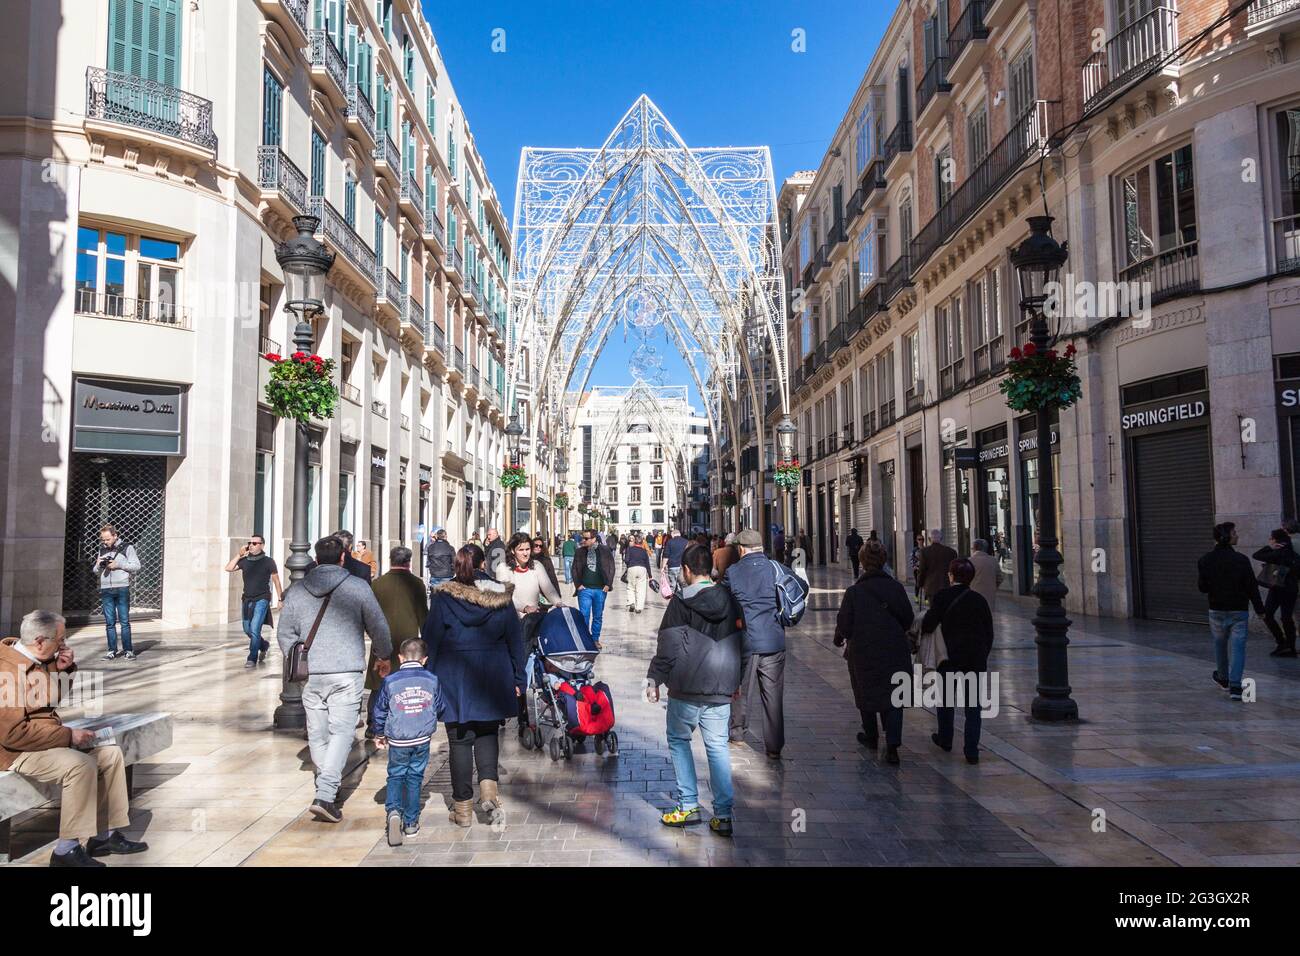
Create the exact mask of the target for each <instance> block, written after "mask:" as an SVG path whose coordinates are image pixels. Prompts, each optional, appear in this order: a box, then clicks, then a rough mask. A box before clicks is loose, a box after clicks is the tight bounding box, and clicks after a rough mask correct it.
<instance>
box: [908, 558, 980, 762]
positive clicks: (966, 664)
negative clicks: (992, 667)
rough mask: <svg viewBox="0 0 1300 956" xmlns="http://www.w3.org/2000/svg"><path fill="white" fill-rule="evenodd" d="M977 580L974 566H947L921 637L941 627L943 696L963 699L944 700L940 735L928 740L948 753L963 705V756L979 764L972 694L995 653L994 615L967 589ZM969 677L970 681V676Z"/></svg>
mask: <svg viewBox="0 0 1300 956" xmlns="http://www.w3.org/2000/svg"><path fill="white" fill-rule="evenodd" d="M974 579H975V566H974V565H973V564H971V563H970V560H969V559H968V558H957V559H956V560H955V561H952V562H950V563H949V565H948V587H946V588H943V589H942V590H940V591H938V592H937V593H936V594H935V595H934V599H933V600H932V601H931V602H930V610H928V611H926V612H925V617H924V618H922V620H921V633H922V634H929V633H931V632H932V631H934V629H935V628H937V627H939V626H940V625H942V626H943V642H944V644H946V645H947V647H948V659H947V660H946V661H944V662H942V663H941V664H940V665H939V668H938V670H939V673H940V674H941V675H944V678H943V686H944V688H945V695H946V694H947V689H948V688H954V689H955V688H956V687H964V688H966V691H965V699H964V700H962V701H960V702H959V701H956V700H945V701H944V703H945V704H947V705H948V706H946V707H937V708H935V712H936V714H937V715H938V717H939V731H938V733H934V734H931V735H930V739H931V740H932V741H934V742H935V744H936V745H937V746H938V747H939V748H940V749H941V750H949V751H950V750H952V735H953V717H954V713H955V710H956V705H957V704H958V703H961V704H962V706H963V708H964V709H965V711H966V732H965V738H964V741H963V743H964V746H963V748H962V749H963V750H964V751H965V754H966V762H967V763H979V762H980V710H981V703H980V701H979V699H978V695H976V699H975V700H971V699H970V698H971V695H972V693H973V692H974V690H975V688H977V687H978V686H979V685H980V681H979V677H980V675H981V674H984V673H985V672H986V671H987V670H988V669H989V651H991V650H992V649H993V612H992V611H990V610H989V602H988V601H986V600H984V595H982V594H980V593H979V592H978V591H975V590H972V589H971V586H970V583H971V581H973V580H974ZM953 673H956V674H960V675H962V678H963V679H961V680H956V681H953V680H949V679H948V678H947V676H946V675H948V674H953ZM968 675H969V676H968Z"/></svg>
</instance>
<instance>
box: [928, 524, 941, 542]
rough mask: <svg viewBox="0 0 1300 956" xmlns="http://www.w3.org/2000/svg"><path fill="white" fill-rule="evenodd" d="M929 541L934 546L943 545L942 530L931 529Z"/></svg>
mask: <svg viewBox="0 0 1300 956" xmlns="http://www.w3.org/2000/svg"><path fill="white" fill-rule="evenodd" d="M930 540H931V541H933V542H934V543H935V544H942V543H943V529H942V528H932V529H931V530H930Z"/></svg>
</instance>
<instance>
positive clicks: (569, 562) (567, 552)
mask: <svg viewBox="0 0 1300 956" xmlns="http://www.w3.org/2000/svg"><path fill="white" fill-rule="evenodd" d="M560 553H561V554H562V555H563V556H564V583H565V584H571V583H572V582H573V556H574V555H575V554H577V553H578V545H577V542H575V541H574V540H573V535H569V536H568V537H567V538H565V539H564V546H563V548H562V549H561V551H560Z"/></svg>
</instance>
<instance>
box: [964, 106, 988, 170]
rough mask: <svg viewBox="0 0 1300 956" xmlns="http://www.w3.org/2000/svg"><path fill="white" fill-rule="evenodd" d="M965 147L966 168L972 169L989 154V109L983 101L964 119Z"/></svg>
mask: <svg viewBox="0 0 1300 956" xmlns="http://www.w3.org/2000/svg"><path fill="white" fill-rule="evenodd" d="M966 147H967V161H968V162H969V164H970V165H968V166H967V167H966V168H967V169H969V170H974V169H975V168H976V167H977V166H979V164H980V163H982V162H983V161H984V157H985V156H987V155H988V154H989V111H988V108H987V107H986V106H985V105H984V104H983V103H980V105H979V106H978V107H976V108H975V111H974V112H972V113H971V114H970V117H969V118H968V119H967V120H966Z"/></svg>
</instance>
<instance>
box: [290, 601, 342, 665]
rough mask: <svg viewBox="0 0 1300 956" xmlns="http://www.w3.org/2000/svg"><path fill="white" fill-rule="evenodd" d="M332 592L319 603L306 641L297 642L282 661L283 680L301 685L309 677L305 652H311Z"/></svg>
mask: <svg viewBox="0 0 1300 956" xmlns="http://www.w3.org/2000/svg"><path fill="white" fill-rule="evenodd" d="M333 596H334V592H333V591H330V592H329V593H328V594H326V595H325V598H324V600H322V601H321V602H320V610H319V611H317V612H316V620H314V621H312V622H311V630H310V631H308V632H307V640H305V641H299V642H298V643H296V644H294V645H293V647H291V648H289V654H288V656H286V657H285V659H284V679H285V680H286V681H293V682H295V683H301V682H302V681H305V680H306V679H307V678H308V677H310V676H311V670H310V667H309V665H308V663H307V652H308V651H310V650H311V645H312V642H313V641H314V640H316V631H317V629H318V628H320V622H321V619H322V618H324V617H325V609H326V608H327V607H329V606H330V598H332V597H333Z"/></svg>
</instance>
